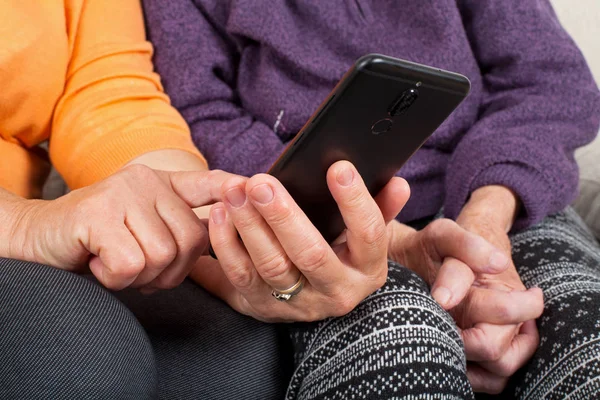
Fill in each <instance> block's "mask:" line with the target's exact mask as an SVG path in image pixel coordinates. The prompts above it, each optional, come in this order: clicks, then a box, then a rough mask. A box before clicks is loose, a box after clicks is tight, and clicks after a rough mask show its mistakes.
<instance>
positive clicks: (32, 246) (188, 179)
mask: <svg viewBox="0 0 600 400" xmlns="http://www.w3.org/2000/svg"><path fill="white" fill-rule="evenodd" d="M231 176H232V175H230V174H226V173H224V172H221V171H211V172H165V171H155V170H152V169H150V168H148V167H145V166H142V165H133V166H129V167H127V168H125V169H122V170H121V171H119V172H117V173H116V174H115V175H113V176H111V177H109V178H107V179H106V180H104V181H102V182H99V183H97V184H95V185H93V186H89V187H86V188H83V189H80V190H76V191H73V192H71V193H69V194H68V195H66V196H64V197H61V198H59V199H57V200H54V201H47V202H44V201H35V202H27V203H25V204H27V206H25V207H23V209H22V210H21V212H20V219H19V221H20V223H19V224H18V225H17V226H16V227H15V230H14V235H13V238H12V239H13V240H12V241H11V247H13V254H16V257H15V258H20V259H24V260H27V261H35V262H40V263H44V264H49V265H52V266H55V267H57V268H62V269H67V270H72V271H77V270H81V268H83V267H86V266H89V269H90V270H91V272H92V273H93V274H94V275H95V276H96V278H97V279H98V280H99V281H100V282H101V283H102V284H103V285H104V286H106V287H107V288H110V289H115V290H118V289H122V288H124V287H127V286H133V287H145V288H146V289H158V288H160V289H167V288H172V287H175V286H177V285H178V284H179V283H181V282H182V281H183V280H184V279H185V277H186V276H187V275H188V273H189V270H190V269H191V267H192V266H193V264H194V263H195V261H196V260H197V259H198V257H200V255H202V254H203V253H204V252H205V250H206V248H207V243H208V233H207V230H206V227H205V225H204V224H203V223H202V222H201V221H200V220H199V219H198V218H197V217H196V216H195V214H194V212H193V211H192V209H191V208H192V207H198V206H202V205H205V204H209V203H212V202H214V201H216V200H219V199H220V187H221V185H222V183H223V182H224V181H225V180H226V179H228V178H230V177H231Z"/></svg>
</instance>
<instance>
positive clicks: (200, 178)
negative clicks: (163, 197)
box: [156, 170, 247, 208]
mask: <svg viewBox="0 0 600 400" xmlns="http://www.w3.org/2000/svg"><path fill="white" fill-rule="evenodd" d="M156 173H157V174H158V175H159V176H160V177H161V179H162V180H163V181H165V183H167V184H168V185H170V186H171V188H172V189H173V192H175V194H176V195H177V196H179V198H181V199H182V200H183V201H184V202H185V203H186V204H187V205H188V206H190V207H192V208H196V207H202V206H205V205H208V204H213V203H216V202H219V201H221V200H222V199H221V197H222V196H221V185H223V183H225V181H226V180H227V179H229V178H232V177H234V176H236V175H234V174H230V173H228V172H224V171H221V170H212V171H176V172H170V171H156ZM241 178H243V179H247V178H244V177H241Z"/></svg>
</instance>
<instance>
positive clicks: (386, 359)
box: [286, 209, 600, 400]
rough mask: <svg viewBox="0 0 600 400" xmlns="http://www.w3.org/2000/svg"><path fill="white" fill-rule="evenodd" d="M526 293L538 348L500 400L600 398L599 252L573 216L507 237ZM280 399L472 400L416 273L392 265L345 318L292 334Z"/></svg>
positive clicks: (457, 348) (452, 332) (448, 324)
mask: <svg viewBox="0 0 600 400" xmlns="http://www.w3.org/2000/svg"><path fill="white" fill-rule="evenodd" d="M511 239H512V245H513V260H514V262H515V265H516V266H517V268H518V271H519V274H520V276H521V278H522V280H523V282H524V283H525V285H526V286H527V287H532V286H538V287H541V288H542V289H543V291H544V296H545V310H544V313H543V315H542V317H541V318H540V319H539V320H538V324H537V325H538V329H539V332H540V347H539V348H538V350H537V352H536V353H535V356H534V357H533V359H532V360H531V361H530V362H529V364H528V365H526V366H525V367H524V368H523V369H522V370H521V371H519V372H518V373H517V374H516V375H515V376H514V377H513V378H512V380H511V383H510V385H509V387H508V388H507V390H506V391H505V393H503V394H502V395H501V396H496V397H495V398H501V399H511V398H516V399H523V400H525V399H527V400H536V399H565V398H568V399H573V400H575V399H582V400H583V399H594V398H600V247H599V246H598V243H597V242H596V241H595V239H594V238H593V237H592V235H591V233H589V231H588V230H587V228H586V227H585V226H584V225H583V222H582V221H581V220H580V219H579V217H578V216H577V215H576V214H575V212H574V211H573V210H571V209H567V210H566V211H564V212H562V213H560V214H558V215H555V216H552V217H549V218H547V219H546V220H544V221H543V222H542V223H540V224H539V225H537V226H535V227H533V228H531V229H529V230H527V231H524V232H521V233H518V234H516V235H513V236H512V238H511ZM292 339H293V342H294V346H295V350H296V351H295V353H296V359H295V362H296V370H295V372H294V375H293V377H292V380H291V382H290V385H289V388H288V393H287V397H286V398H287V399H365V398H366V399H391V398H398V399H400V398H401V399H473V398H474V394H473V392H472V389H471V387H470V385H469V382H468V380H467V378H466V374H465V363H466V361H465V355H464V349H463V344H462V341H461V339H460V336H459V334H458V332H457V329H456V326H455V324H454V322H453V320H452V318H451V317H450V316H449V315H448V314H447V313H446V312H444V311H443V310H442V309H441V308H440V307H439V306H438V305H437V304H436V303H435V301H434V300H433V298H432V297H431V296H430V295H429V290H428V287H427V285H426V284H425V283H424V282H423V281H422V280H421V279H420V278H419V277H418V276H417V275H415V274H414V273H412V272H411V271H409V270H407V269H406V268H404V267H401V266H399V265H396V264H390V272H389V278H388V282H387V284H386V285H385V286H384V287H383V288H382V289H380V290H379V291H377V292H376V293H374V294H373V295H371V296H370V297H369V298H367V299H366V300H365V301H363V302H362V303H361V304H360V305H359V307H358V308H356V309H355V310H354V311H353V312H352V313H350V314H349V315H347V316H346V317H344V318H338V319H330V320H326V321H323V322H319V323H315V324H296V325H294V326H293V328H292Z"/></svg>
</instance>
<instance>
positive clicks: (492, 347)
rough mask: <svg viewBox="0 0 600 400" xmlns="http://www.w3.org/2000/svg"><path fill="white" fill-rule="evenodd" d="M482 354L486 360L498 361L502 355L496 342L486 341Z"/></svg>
mask: <svg viewBox="0 0 600 400" xmlns="http://www.w3.org/2000/svg"><path fill="white" fill-rule="evenodd" d="M482 355H483V358H485V359H486V360H489V361H498V360H499V359H500V358H501V357H502V349H501V348H500V346H498V345H496V344H493V343H487V344H486V345H484V346H483V348H482Z"/></svg>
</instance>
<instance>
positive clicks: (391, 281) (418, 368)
mask: <svg viewBox="0 0 600 400" xmlns="http://www.w3.org/2000/svg"><path fill="white" fill-rule="evenodd" d="M294 333H295V334H294V335H293V339H294V342H295V345H296V347H297V348H301V349H302V343H304V344H308V343H311V346H312V347H311V349H310V351H305V352H302V353H301V354H302V359H301V360H300V364H299V365H298V368H297V369H296V372H295V374H294V377H293V379H292V382H291V384H290V385H291V386H290V387H291V388H292V389H294V388H297V390H300V391H304V392H307V393H308V392H311V393H312V392H316V391H318V390H320V389H319V387H320V385H321V384H320V383H319V382H321V383H323V382H329V381H331V380H335V379H338V378H339V379H341V377H344V378H345V379H352V381H353V382H358V381H361V382H363V383H365V385H363V387H365V388H366V389H368V387H370V386H373V387H377V391H378V392H377V393H378V395H379V396H380V397H382V398H383V397H385V398H391V397H394V398H395V397H403V396H411V395H413V396H418V395H420V394H422V393H430V394H432V395H434V396H435V397H436V398H437V397H440V398H441V397H443V396H449V397H450V396H454V397H456V398H471V397H472V389H471V386H470V384H469V381H468V379H467V376H466V360H465V354H464V349H463V346H462V341H461V339H460V335H459V333H458V329H457V328H456V325H455V324H454V321H453V319H452V317H451V316H450V315H449V314H448V313H446V312H445V311H444V310H443V309H442V308H441V307H439V305H438V304H437V303H436V302H435V300H433V298H432V297H431V296H430V294H429V289H428V287H427V285H426V284H425V282H423V280H422V279H420V278H419V277H418V276H417V275H416V274H414V273H413V272H412V271H410V270H408V269H406V268H404V267H401V266H399V265H397V264H390V268H389V273H388V280H387V282H386V284H385V285H384V286H383V287H382V288H381V289H380V290H378V291H377V292H375V293H373V294H372V295H371V296H369V297H368V298H367V299H365V300H364V301H363V302H362V303H360V304H359V306H358V307H357V308H355V309H354V310H353V311H352V312H350V313H349V314H348V315H346V316H344V317H341V318H336V319H331V320H326V321H323V322H320V323H318V324H307V325H303V331H301V332H300V333H299V334H298V333H297V332H294ZM300 342H302V343H300ZM306 350H308V349H306ZM332 354H334V355H335V356H334V357H335V360H336V362H334V363H331V364H334V365H335V367H327V368H322V370H323V371H325V372H322V373H321V372H319V373H317V372H310V374H311V379H310V380H306V379H304V375H303V374H305V373H307V374H308V372H307V371H308V368H312V367H314V366H315V365H321V364H322V363H326V362H327V360H328V357H330V355H332ZM313 371H314V369H313ZM381 377H385V379H383V378H381ZM315 383H316V384H315ZM356 386H358V385H356ZM359 389H360V388H358V389H357V388H356V387H354V386H353V387H352V388H349V389H348V390H349V392H348V393H346V394H347V395H348V397H352V396H356V397H361V398H362V397H365V393H364V392H361V391H360V390H359ZM322 393H325V392H322Z"/></svg>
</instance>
